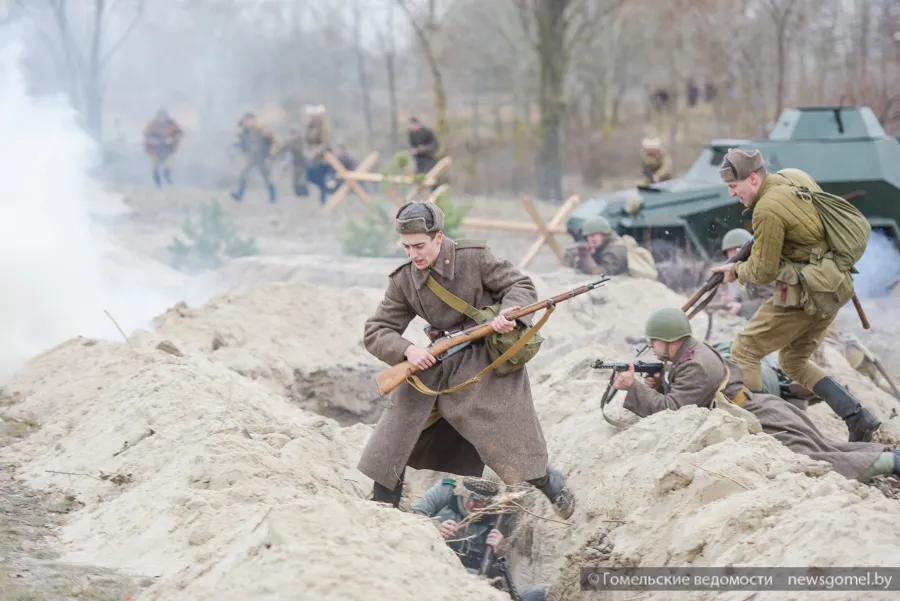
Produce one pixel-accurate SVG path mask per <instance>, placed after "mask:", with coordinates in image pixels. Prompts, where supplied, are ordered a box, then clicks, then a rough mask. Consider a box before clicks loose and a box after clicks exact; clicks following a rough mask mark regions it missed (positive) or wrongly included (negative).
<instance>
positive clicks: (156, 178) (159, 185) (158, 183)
mask: <svg viewBox="0 0 900 601" xmlns="http://www.w3.org/2000/svg"><path fill="white" fill-rule="evenodd" d="M153 181H154V182H156V187H157V188H162V181H160V179H159V171H154V172H153Z"/></svg>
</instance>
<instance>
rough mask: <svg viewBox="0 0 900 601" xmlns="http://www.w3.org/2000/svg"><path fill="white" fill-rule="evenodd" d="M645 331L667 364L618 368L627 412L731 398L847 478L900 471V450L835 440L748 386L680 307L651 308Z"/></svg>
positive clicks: (780, 402) (707, 404)
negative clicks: (640, 375) (649, 372)
mask: <svg viewBox="0 0 900 601" xmlns="http://www.w3.org/2000/svg"><path fill="white" fill-rule="evenodd" d="M646 336H647V339H648V340H649V342H650V346H651V347H652V349H653V352H654V354H655V355H656V356H657V358H658V359H661V360H662V361H663V362H664V363H665V362H669V363H668V369H667V370H666V372H667V373H665V374H662V373H660V374H658V375H655V376H650V377H647V378H645V379H644V381H643V382H641V381H639V380H637V379H636V378H635V370H634V365H633V364H629V368H628V370H627V371H619V372H617V373H616V376H615V379H614V380H613V382H612V386H613V388H615V389H616V390H624V391H626V392H627V395H626V396H625V403H624V406H625V408H626V409H628V410H629V411H632V412H634V413H636V414H637V415H639V416H641V417H647V416H648V415H651V414H653V413H656V412H658V411H663V410H665V409H671V410H677V409H679V408H681V407H683V406H685V405H699V406H700V407H710V406H711V405H712V404H713V401H715V402H716V403H717V405H718V406H723V405H729V404H730V403H733V404H734V405H738V406H739V407H740V408H741V409H744V410H746V411H748V412H750V413H751V414H753V416H755V417H756V419H757V420H759V424H760V425H761V426H762V431H763V432H765V433H766V434H771V435H772V436H774V437H775V438H777V439H778V440H779V441H781V443H782V444H784V445H785V446H787V447H788V448H789V449H791V450H792V451H794V452H796V453H800V454H801V455H806V456H808V457H810V458H812V459H816V460H819V461H825V462H827V463H829V464H831V466H832V467H833V468H834V470H835V471H836V472H838V473H839V474H841V475H842V476H844V477H846V478H854V479H857V480H860V481H863V482H865V481H867V480H870V479H871V478H873V477H875V476H880V475H889V474H900V451H889V450H888V448H886V447H885V446H884V445H882V444H878V443H874V442H833V441H831V440H828V439H826V438H825V436H823V435H822V433H821V432H819V430H818V428H816V426H815V424H813V423H812V421H810V419H809V418H808V417H807V416H806V414H805V413H804V412H803V411H801V410H800V409H798V408H797V407H796V406H795V405H793V404H791V403H789V402H787V401H785V400H784V399H782V398H781V397H777V396H773V395H769V394H763V393H758V392H750V391H749V390H747V389H746V388H745V387H744V381H743V374H742V372H741V368H740V367H739V366H738V364H737V363H735V362H733V361H731V360H730V359H725V358H724V357H722V356H721V355H720V354H719V353H718V352H717V351H716V350H715V349H713V348H712V347H710V346H708V345H706V344H704V343H702V342H699V341H697V340H695V339H694V338H692V337H691V324H690V322H689V321H688V318H687V315H685V314H684V312H682V311H681V310H680V309H677V308H666V309H661V310H659V311H657V312H656V313H654V314H653V315H652V316H651V317H650V319H649V320H648V321H647V326H646ZM663 375H664V376H665V377H662V376H663ZM723 384H725V386H724V388H723V390H722V392H721V393H720V392H719V388H720V387H721V386H722V385H723ZM720 395H721V396H720ZM723 397H724V398H723Z"/></svg>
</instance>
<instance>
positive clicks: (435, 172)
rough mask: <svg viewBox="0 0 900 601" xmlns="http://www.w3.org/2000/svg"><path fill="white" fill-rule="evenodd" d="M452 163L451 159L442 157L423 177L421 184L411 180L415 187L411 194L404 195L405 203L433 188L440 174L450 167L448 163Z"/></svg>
mask: <svg viewBox="0 0 900 601" xmlns="http://www.w3.org/2000/svg"><path fill="white" fill-rule="evenodd" d="M452 162H453V159H451V158H450V157H444V158H442V159H441V160H440V161H438V162H437V164H435V166H434V167H432V168H431V170H430V171H429V172H428V173H427V174H426V175H425V179H424V180H423V181H422V182H416V181H415V180H413V183H415V185H416V187H415V188H413V190H412V192H410V193H409V194H407V195H406V201H407V202H409V201H410V200H415V199H416V197H417V196H419V195H420V194H421V193H422V192H424V191H425V189H426V188H427V187H428V186H433V185H434V184H435V183H436V182H437V179H438V177H440V176H441V174H442V173H443V172H444V171H446V170H447V168H448V167H450V163H452ZM428 182H431V183H428Z"/></svg>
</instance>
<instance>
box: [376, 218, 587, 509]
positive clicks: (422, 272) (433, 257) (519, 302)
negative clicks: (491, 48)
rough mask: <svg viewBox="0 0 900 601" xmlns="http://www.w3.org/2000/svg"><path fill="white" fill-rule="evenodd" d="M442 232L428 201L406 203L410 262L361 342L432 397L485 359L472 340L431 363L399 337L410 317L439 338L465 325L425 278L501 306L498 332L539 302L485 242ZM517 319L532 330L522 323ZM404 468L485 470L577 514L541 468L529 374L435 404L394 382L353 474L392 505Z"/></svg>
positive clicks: (491, 377) (559, 483) (479, 302)
mask: <svg viewBox="0 0 900 601" xmlns="http://www.w3.org/2000/svg"><path fill="white" fill-rule="evenodd" d="M443 226H444V213H443V212H442V211H441V209H440V208H439V207H438V206H437V205H435V204H434V203H429V202H425V203H422V202H409V203H406V204H405V205H403V207H401V208H400V210H399V211H398V212H397V215H396V225H395V229H396V231H397V233H399V234H400V237H401V242H402V245H403V247H404V249H405V250H406V253H407V255H408V256H409V258H410V260H409V261H407V262H406V263H404V264H402V265H401V266H400V267H398V268H397V269H395V270H394V271H393V272H392V273H391V274H390V276H389V278H388V287H387V290H386V291H385V295H384V299H383V300H382V301H381V304H380V305H379V306H378V309H377V310H376V312H375V315H374V316H372V317H371V318H370V319H369V320H368V321H367V322H366V325H365V336H364V341H365V346H366V349H367V350H368V351H369V352H370V353H372V355H374V356H375V357H377V358H379V359H380V360H382V361H384V362H385V363H388V364H390V365H396V364H397V363H401V362H402V361H404V360H409V361H410V362H411V363H412V364H413V365H415V366H416V367H417V368H419V369H420V370H422V371H419V372H418V373H417V374H416V375H417V376H418V377H419V378H420V379H421V382H422V383H423V384H424V385H425V386H427V387H428V388H430V389H432V390H436V391H440V390H445V389H447V388H449V387H452V386H456V385H458V384H460V383H462V382H465V381H467V380H468V379H470V378H472V377H473V376H475V375H476V374H478V373H479V372H480V371H481V370H482V369H484V368H485V367H487V366H488V365H490V363H491V359H490V356H489V354H488V350H487V348H486V346H485V345H484V344H483V343H482V342H481V341H479V342H476V343H473V344H471V345H469V346H468V347H466V348H464V349H463V350H461V351H459V352H457V353H455V354H453V355H450V356H449V357H447V358H445V359H443V360H442V361H440V362H438V361H437V360H436V358H435V357H433V356H432V355H431V354H430V353H429V352H428V350H427V349H425V348H422V347H419V346H417V345H415V344H413V343H412V342H410V341H409V340H407V339H405V338H404V337H403V333H404V332H405V331H406V328H407V326H408V325H409V323H410V321H412V320H413V318H415V316H417V315H418V316H419V317H421V318H422V319H424V320H425V321H426V322H428V323H429V324H430V325H431V326H433V327H434V328H436V329H437V330H439V331H441V332H444V331H450V330H454V329H458V328H459V327H460V326H461V325H462V324H463V323H464V322H465V321H466V319H467V318H466V316H465V315H463V314H461V313H459V312H457V311H456V310H455V309H453V308H451V307H450V306H448V305H447V304H445V303H444V301H442V300H441V299H440V298H438V296H437V295H436V294H435V293H434V292H432V290H431V288H429V287H428V286H426V280H427V278H428V276H429V275H430V276H431V277H432V278H434V280H435V281H436V282H437V283H438V284H439V285H440V286H441V287H443V288H444V289H445V290H446V291H449V292H450V293H452V294H453V295H455V296H457V297H458V298H459V299H461V300H463V301H465V302H467V303H469V304H471V305H472V306H473V307H476V308H481V307H485V306H488V305H492V304H495V303H500V312H501V315H500V316H498V317H497V318H495V319H494V320H493V322H492V326H493V328H494V330H495V331H497V332H501V333H502V332H508V331H511V330H512V329H513V328H515V327H517V324H516V323H515V322H513V321H509V320H507V319H506V318H505V317H504V316H503V315H502V314H503V313H505V312H507V311H509V310H511V309H516V308H519V307H522V306H525V305H527V304H531V303H533V302H536V301H537V293H536V291H535V288H534V284H533V282H532V281H531V278H529V277H527V276H526V275H524V274H523V273H521V272H520V271H518V270H517V269H515V267H513V265H512V264H511V263H510V262H509V261H506V260H504V259H499V258H497V257H496V256H494V254H493V253H492V252H491V251H490V250H489V249H488V248H487V247H486V246H485V244H484V243H483V242H479V241H462V240H461V241H458V242H457V241H454V240H451V239H450V238H448V237H447V236H444V235H443V231H442V230H443ZM520 321H522V322H525V323H526V325H527V324H530V319H528V318H522V319H521V320H520ZM407 465H409V466H411V467H413V468H415V469H431V470H436V471H444V472H450V473H454V474H458V475H461V476H480V475H481V474H482V472H483V470H484V466H485V465H487V466H489V467H490V468H491V469H493V470H494V472H496V473H497V475H498V476H500V478H501V479H502V480H503V481H504V482H505V483H507V484H512V483H517V482H524V481H527V482H529V483H531V484H532V485H534V486H536V487H537V488H538V489H540V490H541V491H542V492H543V493H544V494H545V495H546V496H547V498H548V499H549V501H550V503H551V504H553V506H554V509H555V511H556V512H557V513H558V514H559V515H561V516H563V517H564V518H568V517H569V516H571V514H572V512H573V511H574V507H575V498H574V495H573V494H572V492H571V491H570V490H569V488H568V487H567V486H566V485H565V481H564V479H563V477H562V474H561V473H560V472H559V471H558V470H556V469H554V468H552V467H550V466H548V464H547V445H546V442H545V441H544V435H543V432H542V431H541V425H540V423H539V422H538V418H537V414H536V413H535V410H534V404H533V402H532V398H531V387H530V384H529V381H528V373H527V367H523V368H522V369H520V370H518V371H514V372H512V373H508V374H505V375H502V376H500V375H497V374H496V373H495V372H493V371H492V372H489V373H487V374H485V375H484V376H483V377H482V378H481V380H480V381H479V382H476V383H475V384H472V385H471V386H468V387H466V388H463V389H462V390H459V391H456V392H453V393H449V394H439V395H437V396H436V397H435V396H432V395H427V394H423V393H422V392H419V391H418V390H416V389H415V388H413V387H412V386H411V385H410V384H409V383H406V382H404V383H403V384H401V385H400V386H399V387H398V388H397V389H395V390H394V391H393V393H391V396H390V400H389V402H388V403H387V404H386V407H385V409H384V411H383V413H382V415H381V418H380V419H379V421H378V424H377V425H376V426H375V431H374V432H373V433H372V437H371V438H370V439H369V442H368V444H367V445H366V448H365V450H364V451H363V455H362V458H361V459H360V462H359V466H358V467H359V469H360V471H362V472H363V473H364V474H365V475H366V476H368V477H370V478H372V479H373V480H374V481H375V490H374V493H373V497H374V499H375V500H376V501H382V502H391V503H393V504H394V506H395V507H396V506H397V505H398V504H399V500H400V494H401V491H402V487H403V475H404V470H405V468H406V466H407Z"/></svg>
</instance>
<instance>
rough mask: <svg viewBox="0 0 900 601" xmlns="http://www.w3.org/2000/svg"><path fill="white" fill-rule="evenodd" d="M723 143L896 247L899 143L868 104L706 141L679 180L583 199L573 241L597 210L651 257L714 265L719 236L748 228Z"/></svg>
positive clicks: (811, 111) (800, 113)
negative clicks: (808, 189) (849, 208)
mask: <svg viewBox="0 0 900 601" xmlns="http://www.w3.org/2000/svg"><path fill="white" fill-rule="evenodd" d="M729 148H759V149H760V151H761V152H762V154H763V157H764V158H765V160H766V165H767V167H768V169H769V171H770V172H773V171H778V170H779V169H783V168H787V167H795V168H799V169H802V170H804V171H806V172H807V173H809V174H810V175H811V176H812V177H813V178H815V180H816V181H817V182H818V183H819V185H820V186H822V188H823V189H824V190H826V191H828V192H831V193H832V194H838V195H841V196H843V197H845V198H847V199H848V200H850V201H851V202H852V203H853V204H854V205H856V206H857V207H858V208H859V209H860V210H861V211H862V212H863V214H865V215H866V217H867V218H868V219H869V222H870V223H871V224H872V230H873V232H876V231H880V232H882V233H883V234H885V235H886V236H887V237H889V238H891V239H892V240H893V241H894V244H895V245H896V243H897V241H898V240H900V226H898V222H900V140H898V139H897V138H896V137H893V136H889V135H887V134H886V133H885V131H884V129H883V128H882V126H881V124H880V123H879V121H878V118H877V117H876V116H875V114H874V113H873V112H872V110H871V109H869V108H868V107H839V108H822V107H819V108H791V109H787V110H785V111H784V112H783V113H782V114H781V116H780V117H779V118H778V121H777V123H776V124H775V126H774V127H773V129H772V131H771V133H770V134H769V137H768V138H767V139H764V140H713V141H712V142H711V143H710V144H708V145H707V146H706V147H705V148H704V149H703V151H702V152H701V153H700V156H699V157H697V159H696V160H695V161H694V163H693V165H691V167H690V169H688V170H687V172H686V173H685V174H684V175H683V176H682V177H679V178H676V179H673V180H669V181H665V182H661V183H657V184H652V185H649V186H638V187H637V188H631V189H627V190H622V191H619V192H616V193H613V194H610V195H608V196H603V197H597V198H592V199H589V200H587V201H585V202H584V203H583V204H582V205H581V206H580V207H578V209H577V210H576V211H574V212H573V213H572V215H571V216H570V217H569V219H568V222H567V224H566V227H567V230H568V231H569V233H570V234H571V235H572V237H573V238H575V239H576V240H580V239H582V235H581V231H580V228H581V226H582V224H583V223H584V221H585V219H588V218H590V217H593V216H596V215H603V216H604V217H606V218H607V219H608V220H609V222H610V224H611V225H612V226H613V228H614V229H616V231H618V232H619V233H620V234H628V235H630V236H632V237H633V238H635V240H637V241H638V242H639V243H641V244H644V245H645V246H649V247H650V248H651V250H652V251H653V254H654V257H655V258H656V260H657V261H667V260H671V259H672V257H673V255H678V256H682V257H683V256H685V255H687V256H688V257H690V258H691V259H693V260H696V261H700V262H719V261H721V260H722V258H723V255H722V253H721V250H720V248H721V247H720V245H721V240H722V237H723V235H724V234H725V233H726V232H727V231H728V230H730V229H732V228H736V227H743V228H745V229H748V230H749V229H751V228H750V219H751V216H750V214H749V213H748V214H746V215H742V211H743V209H744V207H743V206H742V205H741V204H740V202H739V201H738V200H737V199H734V198H730V197H729V194H728V188H727V186H726V185H725V184H724V183H723V182H722V180H721V179H720V178H719V167H720V166H721V164H722V159H723V157H724V156H725V153H726V152H728V149H729Z"/></svg>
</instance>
